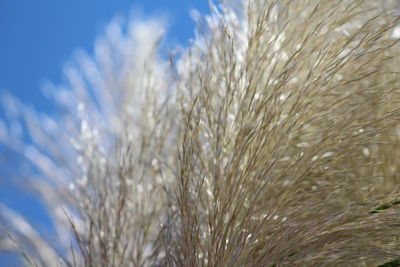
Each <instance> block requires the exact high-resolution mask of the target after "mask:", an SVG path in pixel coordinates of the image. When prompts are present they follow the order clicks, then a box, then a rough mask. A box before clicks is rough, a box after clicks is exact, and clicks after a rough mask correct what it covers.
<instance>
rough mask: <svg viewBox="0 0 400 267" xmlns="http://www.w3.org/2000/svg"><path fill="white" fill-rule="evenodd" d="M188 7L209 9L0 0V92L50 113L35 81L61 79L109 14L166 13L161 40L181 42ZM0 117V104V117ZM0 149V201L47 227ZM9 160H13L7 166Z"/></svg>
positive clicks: (189, 33)
mask: <svg viewBox="0 0 400 267" xmlns="http://www.w3.org/2000/svg"><path fill="white" fill-rule="evenodd" d="M192 9H196V10H198V11H200V13H202V14H204V13H209V9H208V1H207V0H197V1H195V0H186V1H185V0H168V1H167V0H116V1H111V0H64V1H61V0H34V1H30V0H0V97H1V91H2V92H4V91H6V92H9V93H11V94H12V95H14V96H16V97H17V98H18V99H20V100H21V101H22V102H24V103H27V104H29V105H31V106H34V107H35V108H36V109H37V110H39V111H41V112H48V113H50V114H51V112H52V106H51V104H50V103H48V102H47V100H46V99H45V97H44V96H43V95H42V93H41V86H42V85H43V84H44V83H45V82H46V81H52V82H54V83H56V84H59V83H62V81H63V74H62V69H63V65H64V64H65V63H67V62H68V60H70V59H71V58H72V56H73V53H74V51H75V50H77V49H84V50H85V51H87V52H88V53H89V54H92V51H93V47H94V43H95V40H96V38H97V37H98V36H100V35H101V34H102V33H103V31H104V29H105V27H106V26H107V25H108V23H109V22H110V21H111V20H112V19H113V18H115V17H116V16H122V17H124V18H129V17H130V15H132V13H133V11H136V13H137V11H139V13H141V14H142V15H143V16H144V17H148V16H152V15H153V16H157V15H160V14H163V15H167V18H168V19H169V20H168V22H169V28H168V33H167V38H166V41H167V43H171V44H178V43H179V44H182V45H187V43H188V40H189V39H190V38H192V37H193V35H194V26H195V23H194V22H193V19H192V18H191V17H190V10H192ZM133 14H135V13H133ZM2 117H4V112H3V111H2V110H1V108H0V120H1V119H2ZM2 150H3V151H2ZM5 155H6V153H4V147H2V146H0V175H1V176H0V203H3V204H5V205H7V206H8V207H11V208H13V209H15V210H17V211H18V212H20V213H21V214H23V215H24V216H25V217H27V218H29V220H30V221H32V222H33V225H37V226H44V227H45V228H46V227H47V228H51V225H50V222H49V219H48V218H47V216H46V212H45V210H44V209H43V207H41V206H40V202H39V201H38V200H37V199H35V198H34V197H33V196H30V195H27V194H23V193H21V192H19V190H18V189H17V187H16V186H14V185H12V184H11V183H10V182H9V179H10V177H8V175H7V173H9V174H10V175H12V173H11V172H12V169H13V168H18V165H17V162H18V159H15V161H14V160H9V159H8V160H7V161H6V162H7V166H6V165H5V163H4V162H5V161H4V160H1V157H5ZM10 162H15V165H16V166H9V165H10ZM5 170H7V171H5ZM10 170H11V171H10ZM49 231H51V230H49ZM17 264H18V262H17V261H16V259H15V257H12V256H11V255H9V254H6V253H1V252H0V267H3V266H17Z"/></svg>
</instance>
